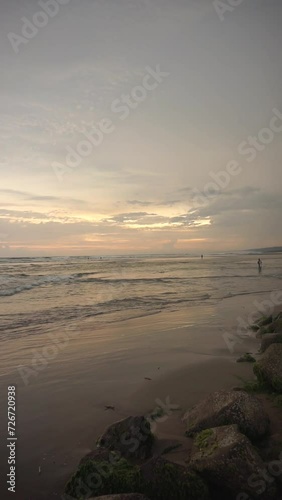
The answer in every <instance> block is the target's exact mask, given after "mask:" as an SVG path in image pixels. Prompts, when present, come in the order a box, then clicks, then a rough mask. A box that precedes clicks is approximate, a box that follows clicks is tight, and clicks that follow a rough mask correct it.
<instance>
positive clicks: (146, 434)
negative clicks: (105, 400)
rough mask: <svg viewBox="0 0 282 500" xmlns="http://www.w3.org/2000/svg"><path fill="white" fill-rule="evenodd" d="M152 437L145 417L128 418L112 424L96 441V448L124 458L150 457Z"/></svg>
mask: <svg viewBox="0 0 282 500" xmlns="http://www.w3.org/2000/svg"><path fill="white" fill-rule="evenodd" d="M153 441H154V436H153V434H152V433H151V426H150V422H149V421H148V420H147V419H146V418H145V417H143V416H142V417H128V418H125V419H124V420H120V421H119V422H115V423H114V424H112V425H111V426H110V427H108V429H107V430H106V432H105V433H104V434H103V435H102V436H101V437H100V438H99V439H98V441H97V446H98V447H100V448H107V449H108V450H113V451H117V452H119V453H121V455H122V456H123V457H125V458H135V459H136V458H137V459H142V460H144V459H146V458H149V457H150V456H151V450H152V446H153Z"/></svg>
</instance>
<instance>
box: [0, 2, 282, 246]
mask: <svg viewBox="0 0 282 500" xmlns="http://www.w3.org/2000/svg"><path fill="white" fill-rule="evenodd" d="M40 3H41V5H40ZM224 3H226V4H228V1H227V0H226V1H225V2H224ZM45 4H53V8H55V10H58V12H57V13H56V15H53V14H52V15H53V17H52V16H51V15H50V14H49V15H48V14H46V13H45V15H43V17H42V15H41V17H40V15H39V14H38V13H39V12H44V10H43V8H42V5H45ZM54 5H55V7H54ZM56 5H57V8H56ZM49 8H52V7H49ZM0 11H1V16H0V27H1V70H2V71H1V95H0V109H1V118H0V142H1V153H0V170H1V189H0V197H1V198H0V199H1V202H0V247H1V248H0V255H1V256H6V255H7V256H19V255H31V256H32V255H70V254H71V255H79V254H87V255H88V254H97V255H100V254H110V253H114V254H117V253H137V252H141V253H143V252H150V253H153V252H177V251H179V252H189V251H192V252H194V251H197V252H200V253H202V252H207V251H218V250H236V249H245V248H254V247H263V246H267V247H268V246H275V245H281V244H282V239H281V209H282V206H281V204H282V202H281V186H282V173H281V170H282V169H281V157H282V140H281V139H282V98H281V81H282V68H281V47H282V32H281V22H282V3H281V1H280V0H268V1H267V2H266V1H265V0H248V1H242V3H241V4H240V5H238V6H237V7H236V8H234V9H233V11H232V12H231V11H230V10H228V11H226V13H224V20H220V18H219V15H218V13H217V12H216V10H215V8H214V6H213V2H211V1H210V0H118V1H117V0H69V1H68V0H60V1H59V0H52V1H51V0H50V2H47V0H41V2H38V1H33V0H2V1H1V7H0ZM51 12H52V11H51ZM54 12H55V11H54ZM23 19H24V20H23ZM27 20H28V21H27ZM34 20H35V21H34ZM34 22H39V23H40V22H41V23H42V24H45V23H46V25H44V26H43V25H42V26H41V27H37V28H36V26H35V27H34V28H32V25H33V26H34ZM27 23H28V27H26V26H27ZM30 23H32V25H30ZM26 30H27V31H26ZM26 34H28V36H29V38H27V37H26ZM19 37H21V38H19ZM159 73H161V74H162V75H163V76H158V74H159ZM136 86H137V87H138V90H136ZM142 89H143V90H142ZM130 94H132V95H131V96H130ZM128 99H129V100H128ZM274 109H276V110H277V111H278V115H276V119H275V120H276V121H275V122H273V121H272V119H273V118H274V114H273V113H274V112H273V110H274ZM279 113H281V118H280V115H279ZM271 123H272V124H274V123H275V131H273V129H272V128H271V127H272V125H271ZM262 129H268V131H269V130H270V132H271V134H272V135H271V134H270V133H269V132H265V131H264V132H262ZM279 129H280V130H281V131H279ZM95 131H96V132H95ZM91 134H92V139H93V142H92V143H90V142H89V135H91ZM260 134H261V135H260ZM250 137H261V138H263V140H264V142H261V140H259V142H256V143H255V144H256V145H255V146H252V147H255V155H254V156H255V159H254V160H253V161H250V162H249V161H248V156H247V154H240V152H239V146H240V144H242V142H244V141H247V142H248V141H249V138H250ZM82 141H84V146H82ZM87 141H88V146H87V145H86V144H85V142H87ZM90 146H91V147H90ZM87 147H88V152H87V151H86V150H85V148H87ZM83 148H84V149H83ZM73 151H75V152H76V154H75V153H73ZM78 151H80V153H79V152H78ZM81 151H84V152H85V151H86V153H87V154H84V156H83V155H82V153H81ZM70 152H71V155H70ZM68 155H69V156H68ZM70 160H71V161H72V164H70ZM231 161H234V162H236V164H237V165H239V167H238V168H239V169H240V172H239V173H236V175H229V180H228V182H227V184H226V186H224V187H221V186H219V187H218V186H217V185H216V186H215V188H216V189H215V190H214V191H212V190H210V189H208V187H207V185H208V183H210V182H212V181H213V177H212V176H211V172H213V173H217V172H219V171H226V166H227V165H228V163H229V162H231ZM195 193H198V195H201V196H202V198H201V200H202V201H201V202H200V203H199V199H198V200H197V203H196V198H195Z"/></svg>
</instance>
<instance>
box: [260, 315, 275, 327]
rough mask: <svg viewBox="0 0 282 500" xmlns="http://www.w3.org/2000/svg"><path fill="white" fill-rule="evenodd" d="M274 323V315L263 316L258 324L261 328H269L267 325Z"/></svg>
mask: <svg viewBox="0 0 282 500" xmlns="http://www.w3.org/2000/svg"><path fill="white" fill-rule="evenodd" d="M272 321H273V316H272V314H271V315H270V316H263V317H262V318H260V319H259V320H258V322H257V324H258V325H259V326H267V325H270V323H272Z"/></svg>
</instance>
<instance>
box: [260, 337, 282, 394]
mask: <svg viewBox="0 0 282 500" xmlns="http://www.w3.org/2000/svg"><path fill="white" fill-rule="evenodd" d="M254 374H255V375H256V376H257V378H258V381H259V382H260V383H262V384H266V385H267V386H269V387H270V388H271V389H273V390H274V391H276V392H279V393H282V344H271V345H270V346H269V347H268V349H267V350H266V351H265V353H264V354H263V355H262V357H261V359H260V360H259V361H258V362H257V363H256V364H255V365H254Z"/></svg>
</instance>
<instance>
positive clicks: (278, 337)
mask: <svg viewBox="0 0 282 500" xmlns="http://www.w3.org/2000/svg"><path fill="white" fill-rule="evenodd" d="M271 344H282V333H267V334H266V335H263V337H262V339H261V345H260V352H261V353H263V352H265V351H266V349H268V347H269V346H270V345H271Z"/></svg>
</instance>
